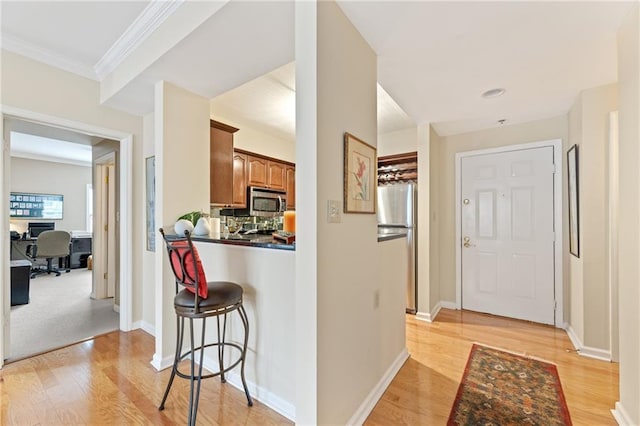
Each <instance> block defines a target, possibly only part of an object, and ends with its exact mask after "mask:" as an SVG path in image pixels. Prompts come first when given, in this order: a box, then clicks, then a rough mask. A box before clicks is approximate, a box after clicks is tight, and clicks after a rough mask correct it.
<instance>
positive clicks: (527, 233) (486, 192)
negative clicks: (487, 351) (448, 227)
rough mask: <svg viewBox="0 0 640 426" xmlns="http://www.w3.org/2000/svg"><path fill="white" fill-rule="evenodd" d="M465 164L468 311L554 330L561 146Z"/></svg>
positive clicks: (464, 256)
mask: <svg viewBox="0 0 640 426" xmlns="http://www.w3.org/2000/svg"><path fill="white" fill-rule="evenodd" d="M461 165H462V169H461V180H462V182H461V183H462V187H461V188H462V191H461V198H462V199H461V200H459V202H460V203H461V212H462V217H461V218H462V221H461V226H462V229H461V231H462V233H461V235H462V241H460V244H462V247H461V253H462V308H463V309H469V310H473V311H479V312H487V313H491V314H495V315H502V316H506V317H511V318H519V319H524V320H529V321H535V322H539V323H544V324H554V317H555V297H554V291H555V288H554V209H553V198H554V195H553V188H554V182H553V180H554V165H553V147H542V148H532V149H523V150H516V151H509V152H501V153H495V154H485V155H475V156H469V157H464V158H462V161H461Z"/></svg>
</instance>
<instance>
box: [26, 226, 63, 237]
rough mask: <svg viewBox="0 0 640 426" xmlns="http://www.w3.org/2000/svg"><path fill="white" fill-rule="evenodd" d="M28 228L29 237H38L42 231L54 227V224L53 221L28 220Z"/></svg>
mask: <svg viewBox="0 0 640 426" xmlns="http://www.w3.org/2000/svg"><path fill="white" fill-rule="evenodd" d="M28 229H29V236H30V237H31V238H38V235H40V234H41V233H43V232H44V231H53V230H54V229H56V224H55V222H29V224H28Z"/></svg>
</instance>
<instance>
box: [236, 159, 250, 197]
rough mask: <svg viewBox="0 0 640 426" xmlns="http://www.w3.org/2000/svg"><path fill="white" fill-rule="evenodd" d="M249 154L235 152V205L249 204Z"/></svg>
mask: <svg viewBox="0 0 640 426" xmlns="http://www.w3.org/2000/svg"><path fill="white" fill-rule="evenodd" d="M247 186H248V185H247V155H246V154H243V153H241V152H234V153H233V206H234V207H246V206H247Z"/></svg>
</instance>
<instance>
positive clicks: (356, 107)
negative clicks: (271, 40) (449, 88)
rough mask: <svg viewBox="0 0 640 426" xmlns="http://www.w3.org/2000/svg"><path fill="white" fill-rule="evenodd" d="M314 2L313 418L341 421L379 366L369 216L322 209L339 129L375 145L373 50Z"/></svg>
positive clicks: (333, 179) (339, 175) (333, 196)
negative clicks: (333, 215)
mask: <svg viewBox="0 0 640 426" xmlns="http://www.w3.org/2000/svg"><path fill="white" fill-rule="evenodd" d="M317 7H318V39H317V42H318V63H317V67H318V68H317V69H318V75H317V88H318V121H317V125H318V128H317V143H318V145H317V155H318V157H317V162H318V188H317V191H318V192H317V199H318V215H319V216H318V222H317V229H318V247H317V250H318V369H317V375H318V417H317V423H318V424H345V423H346V422H347V421H348V420H349V418H350V417H351V416H352V415H353V413H354V412H355V411H356V410H357V408H358V407H359V405H360V403H361V402H362V401H363V400H364V399H365V397H366V396H367V395H368V393H369V391H370V390H371V389H372V387H373V386H374V385H375V384H376V383H377V381H378V380H379V378H380V376H381V375H382V373H383V372H384V370H385V369H386V367H387V366H386V365H385V366H383V365H380V361H381V359H380V355H381V354H380V352H379V351H378V348H379V341H378V339H379V334H378V333H379V327H380V311H379V309H374V306H373V301H374V293H375V292H378V291H379V284H378V277H377V276H376V268H373V267H372V264H371V259H375V258H376V256H377V250H378V243H377V237H376V236H377V231H376V230H377V220H376V216H375V215H366V214H364V215H363V214H344V213H343V214H342V223H339V224H329V223H327V221H326V218H325V214H324V212H325V206H326V200H342V193H343V168H342V163H343V161H342V159H343V134H344V132H345V131H349V132H350V133H352V134H354V135H355V136H357V137H359V138H360V139H362V140H365V141H367V143H369V144H370V145H373V146H376V145H377V131H376V129H377V118H376V117H377V112H376V93H377V88H376V55H375V53H374V52H373V51H372V50H371V48H370V47H369V46H368V45H367V43H366V42H365V41H364V40H363V39H362V36H361V35H360V34H359V33H358V31H357V30H356V29H355V28H354V27H353V25H352V24H351V23H350V22H349V20H348V19H347V18H346V17H345V16H344V14H343V13H342V11H341V10H340V8H339V7H338V6H337V4H335V3H334V2H319V3H318V6H317ZM336 64H341V65H340V66H339V67H337V66H336ZM354 241H357V242H358V243H357V245H356V246H354V243H353V242H354ZM345 354H349V356H345ZM345 377H349V380H347V381H345V379H344V378H345Z"/></svg>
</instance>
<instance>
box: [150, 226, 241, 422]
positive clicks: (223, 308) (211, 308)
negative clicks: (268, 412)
mask: <svg viewBox="0 0 640 426" xmlns="http://www.w3.org/2000/svg"><path fill="white" fill-rule="evenodd" d="M160 233H161V234H162V238H164V241H165V244H166V247H167V253H168V254H169V263H170V264H171V269H172V271H173V274H174V277H175V279H176V296H175V298H174V299H173V305H174V308H175V311H176V320H177V330H178V333H177V335H176V352H175V356H174V360H173V366H172V368H171V376H170V377H169V382H168V383H167V388H166V389H165V391H164V396H163V397H162V402H161V403H160V406H159V407H158V408H159V409H160V410H163V409H164V404H165V402H166V401H167V397H168V396H169V391H170V390H171V385H172V384H173V379H174V378H175V377H176V376H178V377H181V378H184V379H189V381H190V382H191V383H190V386H189V415H188V419H187V423H188V424H189V425H190V426H195V424H196V416H197V414H198V400H199V396H200V382H201V381H202V379H208V378H211V377H216V376H220V380H221V381H222V383H225V382H226V379H225V373H227V372H229V371H230V370H231V369H233V368H234V367H236V366H238V365H239V366H240V378H241V379H242V386H243V387H244V393H245V395H246V397H247V403H248V404H249V406H251V405H253V400H252V399H251V395H250V394H249V389H248V388H247V382H246V380H245V377H244V362H245V359H246V355H247V342H248V339H249V320H248V318H247V314H246V312H245V310H244V306H242V293H243V291H242V287H241V286H239V285H238V284H236V283H232V282H229V281H210V282H207V280H206V277H205V274H204V268H203V267H202V262H201V261H200V257H199V256H198V251H197V250H196V248H195V247H194V246H193V242H192V241H191V235H190V234H189V232H188V231H187V232H185V233H184V237H181V236H173V235H172V236H167V235H165V233H164V230H163V229H162V228H160ZM179 286H182V287H184V288H183V289H182V290H180V291H178V288H179ZM233 312H237V313H238V316H239V317H240V320H241V321H242V327H243V329H244V341H243V342H242V343H240V342H231V341H227V340H226V331H227V314H230V313H233ZM209 317H215V318H216V323H217V339H216V341H214V342H213V343H206V342H205V335H206V320H207V318H209ZM221 317H222V327H221V324H220V322H221V321H220V318H221ZM185 320H188V322H189V334H188V336H189V337H190V339H189V340H190V343H191V345H190V348H189V349H186V350H184V352H183V341H184V336H185V329H184V328H185V327H184V325H185V324H184V323H185ZM194 320H201V321H202V328H201V331H200V342H199V345H196V342H195V339H194V327H193V322H194ZM210 347H214V348H215V349H217V351H216V352H217V364H218V371H215V372H213V373H211V374H202V373H203V372H202V364H203V361H204V350H205V349H206V348H210ZM225 349H227V350H229V351H231V352H232V353H227V356H225ZM197 352H200V357H199V358H200V360H199V362H198V364H199V365H198V368H197V369H196V365H195V360H196V355H197ZM229 355H237V356H235V357H234V356H229ZM186 358H189V359H190V363H189V364H190V369H189V372H188V373H186V372H182V371H180V370H179V368H178V366H179V364H180V362H181V361H182V360H184V359H186Z"/></svg>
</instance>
